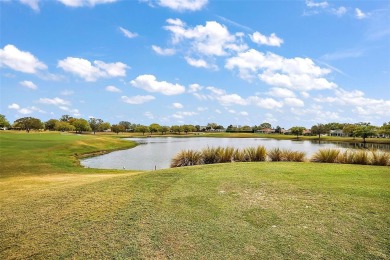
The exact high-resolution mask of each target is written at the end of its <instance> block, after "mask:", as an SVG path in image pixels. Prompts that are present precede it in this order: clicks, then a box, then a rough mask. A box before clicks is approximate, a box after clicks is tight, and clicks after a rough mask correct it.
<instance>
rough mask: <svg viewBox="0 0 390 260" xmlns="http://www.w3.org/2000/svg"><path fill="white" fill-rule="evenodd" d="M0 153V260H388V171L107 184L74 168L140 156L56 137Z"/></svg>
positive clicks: (307, 167) (250, 173)
mask: <svg viewBox="0 0 390 260" xmlns="http://www.w3.org/2000/svg"><path fill="white" fill-rule="evenodd" d="M0 141H1V143H0V144H1V146H0V151H1V154H0V155H1V178H0V209H1V214H0V259H25V258H33V259H52V258H55V259H57V258H75V259H85V258H95V259H96V258H98V259H100V258H130V259H150V258H152V259H167V258H173V259H199V258H200V259H285V258H287V259H289V258H290V259H291V258H292V259H313V258H322V259H343V258H344V259H389V258H390V237H389V236H390V235H389V234H390V206H389V205H390V167H376V166H360V165H338V164H315V163H272V162H261V163H232V164H220V165H207V166H193V167H184V168H175V169H166V170H159V171H153V172H140V173H136V172H123V171H114V170H112V171H109V172H107V171H104V170H93V169H84V168H81V167H78V166H77V162H76V161H75V159H74V158H75V157H74V156H75V153H77V154H80V153H85V152H88V153H91V152H96V151H97V150H110V149H118V148H124V147H126V146H129V145H132V144H129V143H128V142H125V141H121V140H119V139H117V138H112V137H110V136H92V135H85V136H84V135H82V136H68V135H61V134H58V133H57V134H21V133H20V134H4V133H1V134H0ZM96 173H99V174H96Z"/></svg>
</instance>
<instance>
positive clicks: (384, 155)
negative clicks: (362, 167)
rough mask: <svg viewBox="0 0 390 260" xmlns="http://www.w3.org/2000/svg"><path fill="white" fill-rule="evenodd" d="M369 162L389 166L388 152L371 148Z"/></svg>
mask: <svg viewBox="0 0 390 260" xmlns="http://www.w3.org/2000/svg"><path fill="white" fill-rule="evenodd" d="M370 164H372V165H381V166H390V153H388V152H382V151H375V150H372V151H371V160H370Z"/></svg>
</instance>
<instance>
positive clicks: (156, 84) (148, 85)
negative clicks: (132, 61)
mask: <svg viewBox="0 0 390 260" xmlns="http://www.w3.org/2000/svg"><path fill="white" fill-rule="evenodd" d="M130 84H131V85H132V86H133V87H136V88H140V89H143V90H146V91H148V92H159V93H161V94H163V95H178V94H182V93H184V92H185V87H183V86H182V85H179V84H173V83H169V82H166V81H157V79H156V77H155V76H154V75H148V74H145V75H140V76H138V77H137V78H135V79H134V80H132V81H130Z"/></svg>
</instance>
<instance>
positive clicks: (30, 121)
mask: <svg viewBox="0 0 390 260" xmlns="http://www.w3.org/2000/svg"><path fill="white" fill-rule="evenodd" d="M14 126H15V127H20V128H21V129H22V130H26V132H27V133H29V132H30V130H32V129H36V130H38V129H42V128H44V125H43V123H42V122H41V120H40V119H38V118H34V117H23V118H19V119H17V120H16V121H15V122H14Z"/></svg>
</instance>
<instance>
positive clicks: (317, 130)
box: [310, 124, 328, 139]
mask: <svg viewBox="0 0 390 260" xmlns="http://www.w3.org/2000/svg"><path fill="white" fill-rule="evenodd" d="M310 131H311V133H312V134H315V135H318V139H321V135H322V134H326V133H327V132H328V131H327V129H326V127H325V125H323V124H317V125H313V126H312V127H311V129H310Z"/></svg>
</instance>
